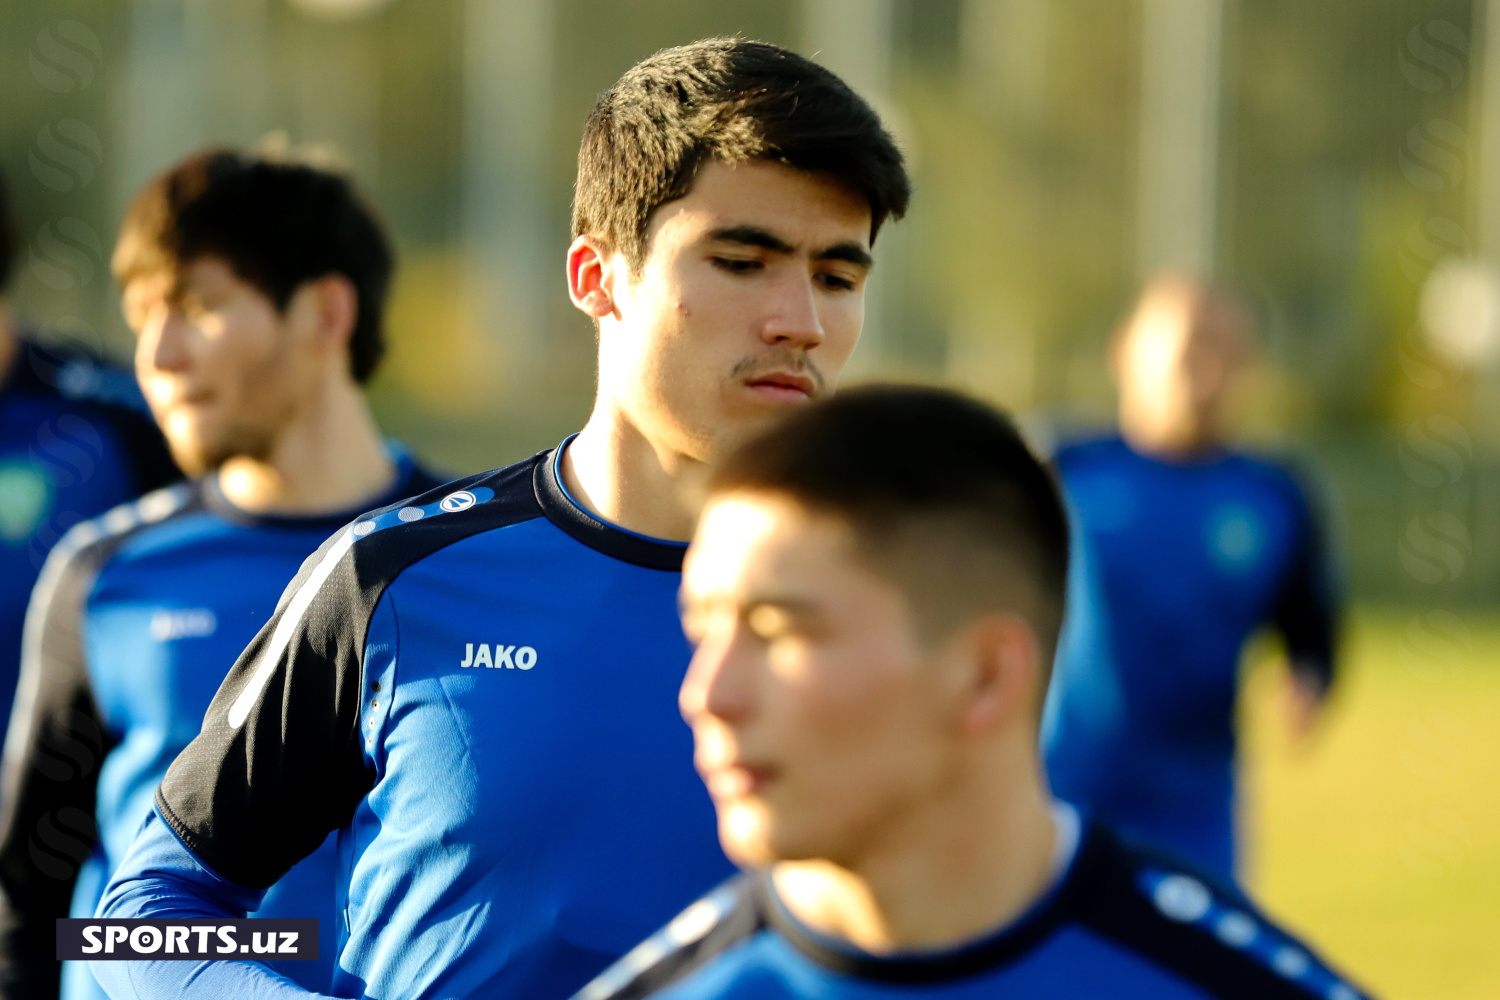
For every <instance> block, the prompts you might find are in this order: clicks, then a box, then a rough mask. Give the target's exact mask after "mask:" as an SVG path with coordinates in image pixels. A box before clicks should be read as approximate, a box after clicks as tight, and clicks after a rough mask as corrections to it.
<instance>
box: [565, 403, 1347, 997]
mask: <svg viewBox="0 0 1500 1000" xmlns="http://www.w3.org/2000/svg"><path fill="white" fill-rule="evenodd" d="M1067 536H1068V531H1067V522H1066V519H1065V517H1064V514H1063V510H1062V505H1061V502H1060V499H1059V496H1058V492H1057V488H1056V486H1055V485H1054V483H1053V481H1052V478H1051V476H1049V475H1048V473H1047V472H1046V471H1045V470H1044V468H1043V467H1042V465H1041V464H1040V463H1039V462H1038V461H1037V460H1036V458H1035V457H1033V456H1032V455H1031V453H1030V452H1029V451H1028V450H1027V448H1026V446H1025V445H1024V444H1023V443H1022V441H1021V439H1020V437H1019V436H1018V435H1017V433H1016V431H1015V429H1014V428H1013V427H1012V426H1011V425H1010V423H1009V422H1008V421H1006V420H1005V419H1004V418H1003V417H1001V416H1000V415H999V414H997V413H995V412H994V411H991V410H989V409H987V408H986V407H983V406H981V405H980V404H978V403H975V402H972V401H970V400H967V399H964V398H963V397H960V396H957V395H955V394H953V393H950V392H946V391H943V390H938V389H925V388H924V389H916V388H901V387H871V388H866V389H855V390H852V391H850V392H847V393H841V394H840V395H839V396H838V397H837V398H835V399H833V400H832V401H830V402H827V403H821V404H818V405H816V406H815V407H811V408H808V409H806V410H803V411H802V412H800V413H798V414H796V415H795V416H793V417H792V418H791V419H789V420H788V421H786V422H785V423H783V424H781V425H779V426H778V427H776V428H774V429H773V430H771V431H770V432H768V433H766V434H765V435H763V436H761V437H759V438H757V439H754V440H753V441H752V442H751V443H750V444H748V445H747V446H745V447H743V448H741V449H739V450H737V451H735V452H734V453H732V454H731V456H730V457H729V458H728V459H727V460H726V461H725V462H724V464H723V465H722V466H720V467H719V468H718V469H717V471H716V474H715V475H714V477H713V479H712V480H711V483H710V488H709V499H708V503H707V506H706V508H705V510H704V514H703V520H702V522H701V524H700V525H699V527H698V532H697V536H696V538H695V539H694V542H693V547H692V549H691V551H690V552H689V554H688V558H687V563H686V567H685V569H684V573H683V623H684V626H685V627H686V629H687V631H688V634H689V635H690V636H692V638H693V639H694V640H695V641H696V643H697V651H696V653H695V655H694V657H693V661H692V665H691V667H690V668H689V671H688V675H687V677H686V679H685V680H684V682H683V686H682V694H681V705H682V712H683V715H684V717H685V718H686V719H687V720H688V722H689V723H690V724H691V725H692V728H693V736H694V741H695V745H696V751H697V752H696V760H697V765H698V769H699V771H700V772H701V774H702V776H703V779H704V781H705V782H706V783H707V785H708V788H709V791H710V792H711V793H712V795H713V799H714V805H715V807H716V808H717V809H718V816H719V836H720V838H721V840H722V842H723V844H724V848H725V850H726V851H727V852H728V854H729V855H730V856H731V857H732V858H734V859H735V861H737V862H738V863H739V864H740V865H741V866H743V867H745V868H747V869H750V870H751V871H750V874H747V875H746V876H745V877H743V878H740V879H737V880H735V881H733V882H730V883H729V884H727V885H725V886H724V887H722V888H721V889H719V890H718V891H716V892H714V893H713V894H711V895H709V896H707V897H705V898H704V899H703V900H701V901H700V902H698V903H697V904H695V905H694V906H692V907H690V908H689V909H687V910H686V911H684V912H683V913H682V914H681V915H680V916H679V917H678V918H677V919H676V920H674V921H672V922H671V923H670V924H669V925H668V926H667V927H666V928H665V930H663V931H662V932H661V933H660V934H658V935H657V936H656V937H655V938H653V939H651V940H649V941H648V942H647V943H645V944H644V945H642V946H641V947H640V948H638V949H637V950H636V951H635V952H633V953H632V954H631V955H629V956H627V957H626V958H625V959H624V960H622V961H621V962H620V963H619V964H618V965H616V966H615V967H614V968H612V969H611V970H609V972H607V973H606V974H605V975H603V976H601V977H600V978H599V979H597V980H596V981H595V982H594V983H592V984H591V985H590V986H589V987H587V988H586V989H585V990H583V991H582V993H580V994H579V997H578V1000H625V998H627V997H628V998H632V1000H634V998H639V997H644V996H656V997H662V998H667V997H670V998H673V1000H708V998H719V997H735V998H744V1000H752V998H753V1000H775V998H807V1000H813V998H817V1000H840V998H845V997H847V998H851V1000H853V998H873V997H877V996H878V997H895V996H917V997H924V996H930V997H946V998H958V997H963V998H976V1000H977V998H981V997H994V998H996V1000H1000V998H1008V997H1026V998H1040V997H1048V998H1055V1000H1074V998H1076V1000H1096V998H1101V997H1110V998H1118V1000H1205V998H1209V997H1224V998H1245V997H1256V998H1258V1000H1275V998H1287V1000H1293V998H1304V1000H1314V998H1316V1000H1354V998H1356V997H1357V996H1358V995H1359V994H1358V993H1356V992H1355V991H1354V989H1353V988H1352V987H1350V986H1349V985H1347V984H1346V983H1344V982H1343V981H1342V980H1341V979H1340V978H1338V977H1337V976H1336V975H1334V974H1333V973H1332V972H1330V971H1329V970H1328V969H1327V968H1325V967H1324V966H1323V965H1322V964H1320V963H1319V962H1318V961H1317V960H1316V959H1315V958H1313V957H1312V956H1311V955H1310V954H1309V953H1308V951H1307V950H1306V949H1305V948H1304V947H1303V946H1302V945H1300V944H1299V943H1298V942H1296V941H1295V940H1294V939H1292V938H1291V937H1289V936H1288V935H1287V934H1286V933H1284V932H1283V931H1281V930H1280V929H1278V928H1277V927H1275V926H1274V925H1272V924H1271V923H1269V922H1268V921H1267V920H1266V919H1265V918H1264V917H1262V916H1261V915H1260V914H1259V913H1258V912H1256V910H1255V908H1254V907H1253V906H1252V905H1251V904H1250V903H1249V902H1248V901H1247V900H1246V899H1245V898H1244V897H1243V896H1241V895H1240V894H1238V893H1237V892H1235V891H1234V890H1231V889H1225V888H1222V887H1218V886H1215V885H1214V882H1213V880H1212V879H1211V878H1209V877H1206V876H1200V875H1197V874H1194V873H1192V871H1191V870H1189V869H1184V868H1182V867H1179V866H1178V865H1177V864H1176V863H1174V862H1169V861H1164V860H1161V859H1159V858H1157V857H1155V856H1153V855H1151V854H1148V853H1143V852H1141V851H1139V850H1137V849H1135V848H1131V847H1126V846H1124V845H1123V844H1122V843H1121V842H1120V841H1118V840H1116V839H1115V837H1114V836H1113V835H1112V834H1111V833H1110V832H1109V830H1108V829H1107V828H1106V827H1104V826H1102V825H1100V824H1097V823H1095V822H1092V821H1088V822H1084V821H1081V820H1080V818H1079V815H1078V813H1077V812H1076V811H1074V810H1073V809H1072V808H1070V807H1068V806H1065V805H1062V804H1061V803H1058V802H1055V801H1054V800H1053V799H1052V796H1051V794H1050V793H1049V791H1048V789H1047V783H1046V779H1045V777H1044V775H1043V773H1042V767H1041V762H1040V760H1039V753H1038V749H1037V726H1038V716H1039V714H1040V710H1041V704H1042V699H1043V693H1044V692H1045V690H1046V686H1047V677H1048V666H1049V663H1050V661H1051V658H1052V650H1053V647H1054V645H1055V643H1056V640H1057V636H1058V630H1059V627H1060V624H1061V619H1062V612H1063V593H1064V576H1065V574H1066V570H1067V563H1068V537H1067Z"/></svg>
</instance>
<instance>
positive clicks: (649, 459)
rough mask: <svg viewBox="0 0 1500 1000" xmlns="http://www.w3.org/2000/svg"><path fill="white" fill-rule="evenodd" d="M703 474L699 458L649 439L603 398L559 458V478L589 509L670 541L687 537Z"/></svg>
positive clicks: (607, 519)
mask: <svg viewBox="0 0 1500 1000" xmlns="http://www.w3.org/2000/svg"><path fill="white" fill-rule="evenodd" d="M706 475H707V467H706V466H705V465H704V463H703V462H701V461H699V460H697V459H695V458H692V457H690V456H688V455H686V454H683V453H682V452H681V451H678V450H676V449H672V448H667V447H664V446H662V445H659V444H656V443H654V442H652V441H651V440H650V439H649V438H648V437H647V436H646V434H645V433H644V432H643V431H642V430H641V428H640V427H639V426H638V425H637V424H636V423H635V422H634V421H632V420H630V419H629V417H627V416H626V415H625V414H624V413H623V412H622V411H621V410H620V409H619V408H617V407H615V406H614V405H612V404H611V403H610V402H609V401H608V400H606V399H603V398H601V399H600V400H599V401H598V402H597V403H596V404H595V406H594V412H593V414H592V415H591V416H590V417H589V422H588V423H587V424H586V425H585V426H584V428H583V430H582V431H581V432H579V435H578V437H576V438H574V439H573V443H572V444H570V445H569V446H568V450H567V451H566V452H564V453H563V459H562V476H563V484H564V485H565V486H567V488H568V492H569V493H571V494H572V495H573V496H574V497H575V498H577V500H578V502H579V503H580V504H582V505H583V506H584V507H586V508H587V509H588V510H589V512H590V513H592V514H594V515H596V516H598V517H601V518H603V519H604V520H606V521H609V522H611V523H614V524H618V525H620V526H621V527H623V528H628V529H629V530H631V531H636V532H639V533H641V534H643V535H650V536H652V537H653V538H664V539H668V540H671V541H687V540H688V539H689V538H691V537H692V535H693V525H694V524H695V523H696V522H697V519H698V510H699V507H700V506H701V503H700V502H699V501H698V499H697V497H698V494H699V493H700V487H701V486H702V483H703V479H704V477H705V476H706Z"/></svg>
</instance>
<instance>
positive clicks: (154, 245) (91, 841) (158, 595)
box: [0, 151, 438, 1000]
mask: <svg viewBox="0 0 1500 1000" xmlns="http://www.w3.org/2000/svg"><path fill="white" fill-rule="evenodd" d="M391 269H392V253H391V249H390V246H389V244H388V243H387V241H386V238H385V235H384V232H383V231H382V227H381V225H380V223H379V222H378V221H377V219H376V218H375V216H374V214H373V213H372V212H371V210H370V209H369V208H368V207H367V206H366V205H365V204H364V203H363V202H362V201H361V200H360V198H359V196H358V195H357V194H356V193H355V192H354V190H353V187H352V186H351V184H350V183H349V182H348V181H347V180H346V179H345V178H343V177H341V176H337V175H335V174H332V173H329V172H326V171H323V170H320V169H316V168H314V167H311V166H308V165H305V164H301V163H296V162H291V161H284V160H267V159H261V158H256V157H248V156H242V155H239V154H236V153H232V152H227V151H226V152H210V153H204V154H200V155H197V156H194V157H191V158H189V159H187V160H185V161H184V162H182V163H180V164H178V165H176V166H175V167H173V168H172V169H170V170H168V171H167V172H166V173H164V174H162V175H161V176H160V177H158V178H157V179H156V180H154V181H153V182H152V183H151V184H150V185H148V186H147V187H146V189H145V190H144V191H143V192H142V193H141V194H140V195H139V196H138V197H137V198H136V200H135V202H134V204H133V205H132V206H131V208H130V211H129V213H128V214H127V216H126V219H125V227H124V231H123V232H122V234H121V238H120V241H119V246H118V249H117V250H116V253H115V259H114V270H115V275H116V277H117V278H118V279H119V280H120V283H121V285H122V286H123V288H124V305H125V315H126V319H127V321H128V322H129V324H130V326H131V328H132V329H133V330H134V331H135V334H136V372H137V375H138V376H139V379H140V382H141V385H142V387H143V388H144V390H145V393H146V396H147V399H148V400H149V402H150V404H151V407H152V409H153V411H154V412H155V414H156V418H157V420H158V421H159V422H160V424H161V426H162V428H163V429H164V430H165V432H166V436H167V439H168V442H169V443H170V444H171V447H172V451H173V454H174V455H175V456H176V457H177V461H178V462H179V463H180V464H181V465H182V467H183V468H184V469H186V470H188V471H189V472H190V473H191V474H192V475H193V476H194V478H193V479H192V480H190V481H189V482H187V483H184V484H182V485H180V486H177V487H173V488H171V489H168V490H162V491H160V492H156V493H152V494H149V495H147V496H146V497H144V498H143V499H141V500H139V501H137V502H136V503H134V504H131V505H128V506H124V507H118V508H116V509H115V510H113V511H111V512H110V513H109V514H107V515H106V516H104V517H103V518H100V519H99V520H97V521H90V522H87V523H85V524H82V525H79V526H78V527H76V528H74V529H73V530H72V531H71V532H69V534H68V535H67V536H66V537H65V538H64V539H63V541H62V542H61V543H60V544H59V545H58V546H57V548H56V549H54V550H53V555H52V557H51V559H50V560H49V562H48V564H47V568H46V570H45V572H44V573H43V575H42V580H41V583H40V584H39V586H38V588H37V592H36V595H35V597H34V598H33V602H32V610H31V613H30V615H29V618H28V623H27V633H26V657H25V662H24V667H23V673H22V683H21V687H20V695H19V697H18V699H17V703H16V709H15V718H16V722H15V728H14V730H13V733H12V738H11V742H10V743H9V745H8V746H7V747H6V753H5V785H4V796H3V803H4V808H3V810H0V986H3V990H0V993H3V995H4V996H5V997H7V998H10V1000H23V998H31V997H35V998H38V1000H41V998H46V997H56V996H57V995H58V963H57V961H56V959H55V958H54V955H55V947H56V946H55V940H56V933H55V928H54V921H55V920H56V918H58V917H65V916H69V915H70V913H71V915H73V916H78V917H86V916H91V915H92V914H93V912H94V908H95V907H96V906H97V905H98V902H99V898H100V896H101V895H102V893H103V890H104V885H105V883H106V881H107V880H108V879H109V876H110V875H111V874H112V873H113V872H114V869H115V866H116V865H118V864H119V861H120V859H121V858H122V857H123V856H124V854H125V850H126V848H127V847H128V846H129V844H130V841H131V839H132V838H133V837H134V835H135V833H136V831H137V830H138V829H140V826H141V822H142V821H143V820H144V819H145V818H146V816H147V815H148V814H149V813H150V812H151V796H152V793H153V792H154V791H155V790H156V786H157V785H158V784H159V783H160V781H161V778H162V775H163V774H165V773H166V769H167V765H168V764H170V763H171V762H172V759H173V758H175V757H176V756H177V754H178V753H179V752H180V751H181V750H182V748H183V747H185V746H187V744H188V742H189V741H190V740H191V739H192V738H193V737H194V736H196V735H197V733H198V729H199V726H200V725H201V724H202V721H203V715H204V713H205V712H206V711H207V710H208V706H209V702H210V701H211V700H212V698H213V695H214V692H215V691H216V690H218V687H219V683H220V682H221V681H222V680H223V679H224V674H225V673H226V672H227V671H228V668H229V666H230V665H231V664H233V662H234V659H235V657H236V656H237V655H238V654H239V652H240V650H242V649H243V648H244V647H245V645H246V643H248V642H249V641H250V640H251V639H252V638H254V636H255V633H256V631H257V630H258V629H259V628H260V626H261V625H263V624H264V623H265V621H266V620H267V619H268V618H270V616H271V613H272V611H274V610H275V608H276V601H277V598H278V597H279V596H280V594H281V592H282V590H283V589H284V588H285V587H286V583H287V581H288V580H290V579H291V578H292V577H293V576H295V575H296V573H297V570H298V568H299V567H300V566H301V565H302V562H303V560H304V559H306V558H307V557H308V556H309V555H311V554H312V553H313V552H314V551H315V550H316V549H317V547H318V546H319V545H320V544H322V542H323V540H324V539H325V538H327V537H328V535H329V533H330V532H332V531H334V530H336V529H337V528H339V527H340V526H341V525H343V524H346V523H347V522H348V521H349V520H351V519H352V518H353V517H355V516H356V515H357V514H359V513H360V512H361V511H364V510H368V509H369V508H370V507H372V506H379V505H382V504H385V503H390V502H393V501H395V500H398V499H400V498H402V497H405V496H410V495H412V494H414V493H421V492H424V491H426V490H428V489H431V488H432V487H433V486H435V485H437V482H438V481H437V480H436V479H434V478H433V477H432V476H430V475H428V474H426V473H425V472H423V471H422V470H421V469H419V468H417V467H416V466H415V465H414V464H413V462H412V460H411V459H410V458H409V457H407V456H406V455H405V453H404V452H402V451H401V450H400V449H398V448H397V449H391V448H387V446H386V445H385V444H384V443H383V442H382V441H381V438H380V433H379V430H378V429H377V428H376V426H375V421H374V419H373V418H372V416H371V414H370V410H369V407H368V405H367V404H366V402H365V399H364V396H363V393H362V391H361V385H362V384H363V383H364V382H365V381H366V380H368V379H369V377H370V375H371V374H372V372H373V371H374V369H375V366H376V364H377V363H378V362H379V360H380V355H381V353H382V350H383V348H384V333H383V330H382V311H383V308H384V305H385V299H386V290H387V288H388V287H389V284H390V277H391ZM96 830H97V833H96ZM80 862H82V865H81V869H80ZM336 870H337V857H336V851H335V845H334V844H333V843H332V842H331V841H330V842H329V843H328V844H326V845H325V846H324V847H323V848H322V849H320V850H318V851H317V852H316V853H314V854H313V855H312V856H311V857H309V858H307V859H306V860H305V861H303V862H302V863H301V864H300V865H299V866H298V867H296V868H294V869H293V870H292V871H291V872H290V873H289V874H288V875H287V876H286V877H285V878H283V879H282V880H281V881H280V882H278V883H277V884H276V885H275V886H274V887H272V889H271V890H270V891H269V892H268V893H267V894H266V896H265V898H264V899H263V900H262V901H261V905H260V909H259V910H258V912H257V913H256V916H278V917H321V918H322V919H323V925H322V927H323V936H324V938H325V939H326V940H330V941H331V940H332V939H333V938H334V937H335V936H336V927H337V926H338V925H337V921H336V917H335V914H336V912H337V903H336V898H335V897H336V892H337V890H336V883H335V872H336ZM278 968H280V969H281V971H282V972H284V973H285V974H286V975H288V976H291V977H293V978H294V979H296V980H297V981H298V982H301V983H303V984H304V985H306V986H308V987H311V988H317V989H327V988H328V986H329V984H330V983H331V981H332V976H333V949H332V948H331V947H325V948H324V949H323V950H322V955H321V958H320V960H319V961H316V962H283V963H279V964H278ZM62 995H63V997H65V998H68V1000H81V998H84V997H94V996H102V995H103V993H102V991H101V990H100V988H99V986H98V984H97V983H95V982H94V980H93V977H92V976H91V975H90V973H89V971H88V967H87V966H86V965H84V964H83V963H74V962H70V963H68V964H67V966H66V968H65V970H64V981H63V991H62Z"/></svg>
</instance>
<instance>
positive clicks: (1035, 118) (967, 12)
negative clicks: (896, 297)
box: [947, 0, 1053, 409]
mask: <svg viewBox="0 0 1500 1000" xmlns="http://www.w3.org/2000/svg"><path fill="white" fill-rule="evenodd" d="M1052 14H1053V11H1052V0H964V3H963V7H962V8H961V13H960V20H959V76H960V81H961V85H962V87H963V91H964V95H965V97H966V99H967V100H968V102H969V103H970V105H971V106H972V107H974V108H975V109H977V110H978V111H979V112H980V113H981V116H982V120H981V121H980V122H978V123H976V125H975V127H977V128H984V129H990V130H993V131H994V132H996V133H997V134H999V135H1002V136H1005V142H1004V144H1003V145H1005V146H1010V145H1015V144H1018V143H1019V142H1021V141H1024V139H1023V138H1022V137H1024V136H1027V135H1029V134H1030V133H1031V131H1032V130H1033V129H1034V128H1035V124H1034V123H1038V122H1041V121H1043V120H1044V119H1045V115H1046V113H1047V59H1048V39H1049V35H1050V34H1051V31H1052ZM991 176H992V177H994V178H995V181H994V182H995V183H1003V181H1002V180H1001V178H1002V177H1004V176H1005V167H1004V165H1002V164H999V163H997V164H995V165H994V166H993V173H992V174H991ZM1022 253H1024V251H1023V252H1022ZM1008 256H1009V254H1007V253H1006V252H1005V251H1003V250H1002V251H1001V252H1000V253H999V254H997V255H996V259H997V260H999V261H1004V260H1006V259H1007V257H1008ZM994 270H995V272H996V276H995V280H994V282H993V285H992V286H991V287H988V288H986V289H985V291H984V294H983V295H970V296H967V297H963V298H961V299H960V300H959V301H957V302H956V303H954V306H953V309H952V314H951V318H950V320H949V322H950V327H949V331H948V362H947V378H948V380H949V381H950V382H952V383H953V384H955V385H958V386H962V387H964V388H965V389H967V390H969V391H970V392H975V393H978V394H979V395H981V396H985V397H987V398H990V399H994V400H996V401H998V402H1000V403H1003V404H1004V405H1005V406H1007V407H1011V408H1016V409H1025V408H1027V407H1029V406H1030V405H1031V404H1033V403H1034V402H1035V400H1036V390H1037V376H1038V373H1039V368H1040V362H1041V340H1042V338H1041V332H1040V329H1039V322H1038V315H1039V312H1040V304H1039V302H1038V301H1037V296H1038V289H1037V283H1036V282H1035V281H1034V280H1033V275H1032V274H1031V273H1030V272H1028V271H1027V270H1024V269H1018V268H1016V267H1013V266H1005V265H1003V264H1002V265H1001V266H998V267H996V268H995V269H994Z"/></svg>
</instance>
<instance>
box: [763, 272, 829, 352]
mask: <svg viewBox="0 0 1500 1000" xmlns="http://www.w3.org/2000/svg"><path fill="white" fill-rule="evenodd" d="M788 271H789V272H790V273H788V274H787V275H786V277H785V278H784V279H783V280H782V281H781V282H779V283H778V286H777V288H776V302H775V307H774V308H773V309H772V311H771V315H770V316H769V317H768V318H767V320H766V322H765V325H764V326H763V327H762V329H761V336H762V338H763V339H764V340H765V342H766V343H768V344H771V345H773V346H778V347H796V348H800V349H802V350H804V351H810V350H812V349H813V348H814V347H817V346H818V345H819V344H821V343H822V342H823V338H824V330H823V317H822V316H821V315H820V314H819V311H818V289H817V286H816V285H815V284H814V282H813V278H812V275H810V274H803V273H798V272H797V271H796V270H795V269H790V268H789V269H788Z"/></svg>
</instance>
